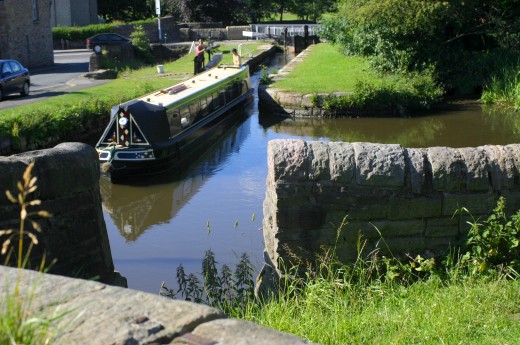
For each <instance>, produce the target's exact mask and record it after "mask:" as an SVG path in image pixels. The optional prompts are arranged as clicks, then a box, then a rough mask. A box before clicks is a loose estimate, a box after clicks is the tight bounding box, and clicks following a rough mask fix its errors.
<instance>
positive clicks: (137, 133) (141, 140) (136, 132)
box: [131, 119, 148, 145]
mask: <svg viewBox="0 0 520 345" xmlns="http://www.w3.org/2000/svg"><path fill="white" fill-rule="evenodd" d="M131 132H132V138H131V141H132V144H137V145H139V144H142V145H147V144H148V142H147V141H146V138H145V137H144V135H143V133H141V130H140V129H139V127H138V126H137V124H136V123H135V121H134V119H132V122H131Z"/></svg>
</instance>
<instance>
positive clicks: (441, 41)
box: [323, 0, 520, 89]
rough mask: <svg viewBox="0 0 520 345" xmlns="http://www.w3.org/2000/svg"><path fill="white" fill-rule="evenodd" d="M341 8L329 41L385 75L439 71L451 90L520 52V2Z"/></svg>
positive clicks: (392, 0) (344, 4)
mask: <svg viewBox="0 0 520 345" xmlns="http://www.w3.org/2000/svg"><path fill="white" fill-rule="evenodd" d="M338 8H339V9H338V12H337V13H336V15H334V16H332V17H330V18H329V19H328V20H326V21H324V23H323V24H324V25H323V28H324V30H323V36H324V37H326V38H328V39H329V40H332V41H333V42H335V43H338V44H340V45H341V46H342V47H343V49H344V51H345V52H346V53H347V54H360V55H364V56H369V57H371V59H372V62H373V64H374V66H376V67H378V68H380V69H382V70H390V71H399V70H405V71H413V70H419V71H421V70H426V69H433V70H435V72H436V73H437V75H438V77H439V80H441V81H442V82H443V83H445V84H446V85H447V87H448V89H449V88H455V87H456V86H455V85H453V83H454V80H455V79H458V80H460V79H461V76H462V75H465V77H471V78H475V79H478V78H482V73H483V71H482V69H483V68H486V66H489V65H490V64H492V63H493V60H495V59H496V57H497V56H500V57H501V58H503V57H504V52H507V53H505V54H506V55H511V54H516V56H518V51H519V49H520V0H495V1H486V0H452V1H431V0H340V4H339V7H338ZM479 70H480V71H479Z"/></svg>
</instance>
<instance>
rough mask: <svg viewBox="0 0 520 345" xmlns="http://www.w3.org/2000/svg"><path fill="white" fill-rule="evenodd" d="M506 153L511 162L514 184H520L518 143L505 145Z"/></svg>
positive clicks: (519, 145)
mask: <svg viewBox="0 0 520 345" xmlns="http://www.w3.org/2000/svg"><path fill="white" fill-rule="evenodd" d="M505 149H506V154H507V155H508V156H509V157H510V158H511V160H512V162H513V174H514V178H515V185H519V184H520V144H510V145H506V146H505Z"/></svg>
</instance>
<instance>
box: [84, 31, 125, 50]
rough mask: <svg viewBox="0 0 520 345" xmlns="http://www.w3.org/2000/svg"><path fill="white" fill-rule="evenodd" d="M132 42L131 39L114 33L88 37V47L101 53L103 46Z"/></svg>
mask: <svg viewBox="0 0 520 345" xmlns="http://www.w3.org/2000/svg"><path fill="white" fill-rule="evenodd" d="M124 44H131V43H130V39H129V38H127V37H124V36H121V35H118V34H114V33H102V34H97V35H94V36H92V37H89V38H87V49H92V50H93V51H94V52H96V53H101V49H102V47H103V46H114V45H124Z"/></svg>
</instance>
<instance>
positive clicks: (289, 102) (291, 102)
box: [277, 92, 302, 108]
mask: <svg viewBox="0 0 520 345" xmlns="http://www.w3.org/2000/svg"><path fill="white" fill-rule="evenodd" d="M277 98H278V102H279V103H280V104H281V105H283V106H289V107H291V106H292V107H296V108H299V107H300V105H301V103H302V95H301V94H299V93H292V92H278V94H277Z"/></svg>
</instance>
